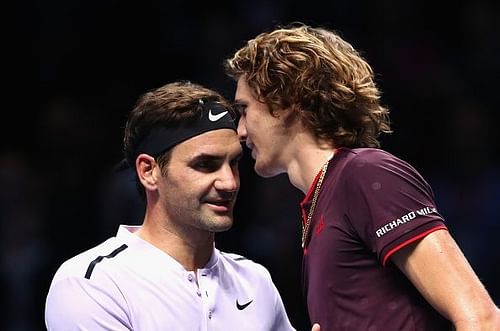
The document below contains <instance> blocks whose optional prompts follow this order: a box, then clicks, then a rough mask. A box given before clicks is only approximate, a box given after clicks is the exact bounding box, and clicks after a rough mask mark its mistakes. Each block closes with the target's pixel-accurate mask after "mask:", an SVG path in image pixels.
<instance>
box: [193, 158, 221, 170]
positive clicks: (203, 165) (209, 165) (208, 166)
mask: <svg viewBox="0 0 500 331" xmlns="http://www.w3.org/2000/svg"><path fill="white" fill-rule="evenodd" d="M194 168H195V169H196V170H200V171H205V172H208V171H213V170H215V169H217V164H216V163H215V162H211V161H202V162H197V163H196V164H195V165H194Z"/></svg>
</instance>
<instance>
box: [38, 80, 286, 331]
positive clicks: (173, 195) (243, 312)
mask: <svg viewBox="0 0 500 331" xmlns="http://www.w3.org/2000/svg"><path fill="white" fill-rule="evenodd" d="M233 117H234V112H233V110H232V108H231V106H230V105H229V103H228V102H227V101H226V100H225V99H224V98H223V97H222V96H221V95H220V94H218V93H216V92H215V91H212V90H209V89H207V88H204V87H202V86H199V85H196V84H192V83H189V82H178V83H172V84H167V85H165V86H163V87H160V88H158V89H156V90H154V91H152V92H149V93H146V94H144V95H143V96H142V97H141V98H140V99H139V101H138V103H137V105H136V106H135V108H134V109H133V110H132V111H131V113H130V116H129V119H128V121H127V125H126V127H125V137H124V151H125V156H126V161H127V163H128V166H130V167H131V168H133V169H134V170H135V173H136V175H137V176H136V177H137V184H138V188H139V190H140V192H141V195H142V196H143V197H144V198H145V201H146V211H145V216H144V220H143V224H142V225H141V226H135V227H134V226H126V225H120V227H119V230H118V233H117V235H116V236H115V237H112V238H110V239H108V240H107V241H105V242H103V243H102V244H100V245H98V246H97V247H94V248H92V249H90V250H87V251H86V252H83V253H81V254H79V255H77V256H76V257H73V258H71V259H69V260H68V261H66V262H65V263H63V264H62V266H61V267H60V268H59V270H58V271H57V272H56V274H55V276H54V279H53V281H52V284H51V286H50V290H49V293H48V295H47V302H46V309H45V322H46V326H47V328H48V330H56V331H57V330H64V331H71V330H92V331H95V330H147V331H151V330H162V331H164V330H190V331H191V330H253V331H255V330H293V327H292V326H291V324H290V322H289V320H288V317H287V314H286V312H285V309H284V305H283V302H282V300H281V298H280V295H279V293H278V291H277V289H276V287H275V285H274V284H273V282H272V280H271V277H270V275H269V272H268V271H267V270H266V269H265V268H264V267H263V266H261V265H259V264H257V263H254V262H252V261H250V260H248V259H246V258H244V257H242V256H239V255H235V254H228V253H223V252H221V251H219V250H218V249H216V248H215V246H214V234H215V233H216V232H221V231H226V230H228V229H229V228H230V227H231V226H232V223H233V206H234V203H235V199H236V195H237V193H238V190H239V187H240V179H239V172H238V161H239V159H240V157H241V154H242V149H241V145H240V142H239V139H238V136H237V133H236V124H235V123H234V120H233Z"/></svg>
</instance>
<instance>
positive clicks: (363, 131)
mask: <svg viewBox="0 0 500 331" xmlns="http://www.w3.org/2000/svg"><path fill="white" fill-rule="evenodd" d="M225 70H226V73H227V74H228V75H229V76H230V77H232V78H233V79H235V80H238V79H239V78H240V77H244V78H245V79H246V81H247V83H248V85H249V86H250V88H251V90H252V92H253V93H254V95H255V96H256V98H257V99H258V100H259V101H261V102H264V103H266V104H267V105H268V106H269V109H270V112H271V114H275V113H276V111H277V110H278V109H287V108H288V109H292V110H293V111H295V112H296V113H297V114H298V116H299V117H300V118H301V120H302V122H303V123H304V125H305V126H306V127H307V128H309V129H310V130H311V131H312V132H313V133H314V135H315V136H316V137H317V138H319V139H323V140H326V141H329V142H330V143H331V144H332V145H333V146H335V147H342V146H345V147H351V148H354V147H380V143H379V141H378V137H379V135H380V133H382V132H384V133H389V132H391V129H390V121H389V110H388V109H387V108H386V107H384V106H382V105H381V103H380V94H381V93H380V91H379V89H378V88H377V86H376V84H375V82H374V74H373V70H372V68H371V67H370V65H369V64H368V63H367V62H366V61H365V60H364V59H363V58H362V57H361V55H360V54H359V53H358V52H357V51H356V50H355V49H354V48H353V47H352V46H351V44H349V43H348V42H346V41H345V40H343V39H342V38H341V37H340V36H339V35H338V34H337V33H335V32H333V31H330V30H327V29H324V28H313V27H310V26H307V25H304V24H295V25H291V26H288V27H281V28H277V29H276V30H274V31H272V32H266V33H262V34H260V35H258V36H257V37H256V38H254V39H252V40H250V41H248V42H247V43H246V45H245V46H244V47H242V48H241V49H239V50H238V51H237V52H236V53H235V54H234V56H233V57H231V58H229V59H227V60H226V61H225Z"/></svg>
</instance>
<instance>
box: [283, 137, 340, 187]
mask: <svg viewBox="0 0 500 331" xmlns="http://www.w3.org/2000/svg"><path fill="white" fill-rule="evenodd" d="M295 141H296V142H295V146H298V147H297V148H295V150H294V151H293V153H292V154H291V158H290V161H289V162H288V168H287V174H288V178H289V179H290V183H292V185H293V186H295V187H296V188H298V189H299V190H301V191H302V192H303V193H304V194H307V192H308V190H309V188H310V187H311V185H312V182H313V181H314V178H315V177H316V175H317V174H318V172H319V171H320V170H321V167H322V166H323V165H324V164H325V162H327V161H328V160H329V159H330V158H331V157H332V156H333V153H334V152H335V149H334V148H333V147H331V146H330V145H328V144H325V143H323V144H322V143H319V142H318V141H316V140H314V139H312V138H311V137H310V136H302V137H295Z"/></svg>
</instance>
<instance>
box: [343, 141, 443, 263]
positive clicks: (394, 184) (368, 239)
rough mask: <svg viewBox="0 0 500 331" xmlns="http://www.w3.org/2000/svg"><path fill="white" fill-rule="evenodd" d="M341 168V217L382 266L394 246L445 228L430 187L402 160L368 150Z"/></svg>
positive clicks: (378, 151) (399, 246)
mask: <svg viewBox="0 0 500 331" xmlns="http://www.w3.org/2000/svg"><path fill="white" fill-rule="evenodd" d="M346 168H347V169H346V172H345V177H344V178H343V180H344V181H345V182H344V184H345V185H346V186H345V187H346V193H347V196H346V200H347V215H346V217H347V219H348V221H349V222H350V224H351V226H352V227H353V230H354V231H355V233H356V234H357V235H358V236H359V237H360V239H361V240H362V241H363V242H364V243H365V244H366V245H367V246H368V248H369V249H371V250H372V252H373V253H374V254H376V255H377V257H378V259H379V260H380V262H381V263H382V264H384V265H385V264H386V262H387V260H388V259H389V258H390V256H391V255H392V254H393V253H394V252H396V251H397V250H399V249H400V248H402V247H404V246H406V245H408V244H409V243H411V242H414V241H416V240H419V239H421V238H423V237H424V236H426V235H427V234H429V233H431V232H433V231H435V230H438V229H445V228H446V226H445V225H444V220H443V218H442V217H441V215H440V214H439V213H438V211H437V208H436V205H435V202H434V197H433V193H432V189H431V187H430V186H429V184H428V183H427V182H426V181H425V180H424V179H423V178H422V176H421V175H420V174H419V173H418V172H417V171H416V170H415V169H414V168H413V167H412V166H410V165H409V164H408V163H406V162H404V161H402V160H400V159H398V158H396V157H395V156H393V155H391V154H389V153H387V152H384V151H382V150H375V149H373V150H365V151H363V152H361V153H359V154H358V155H356V156H355V157H354V158H353V159H352V160H351V161H350V162H349V164H348V165H347V167H346Z"/></svg>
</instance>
